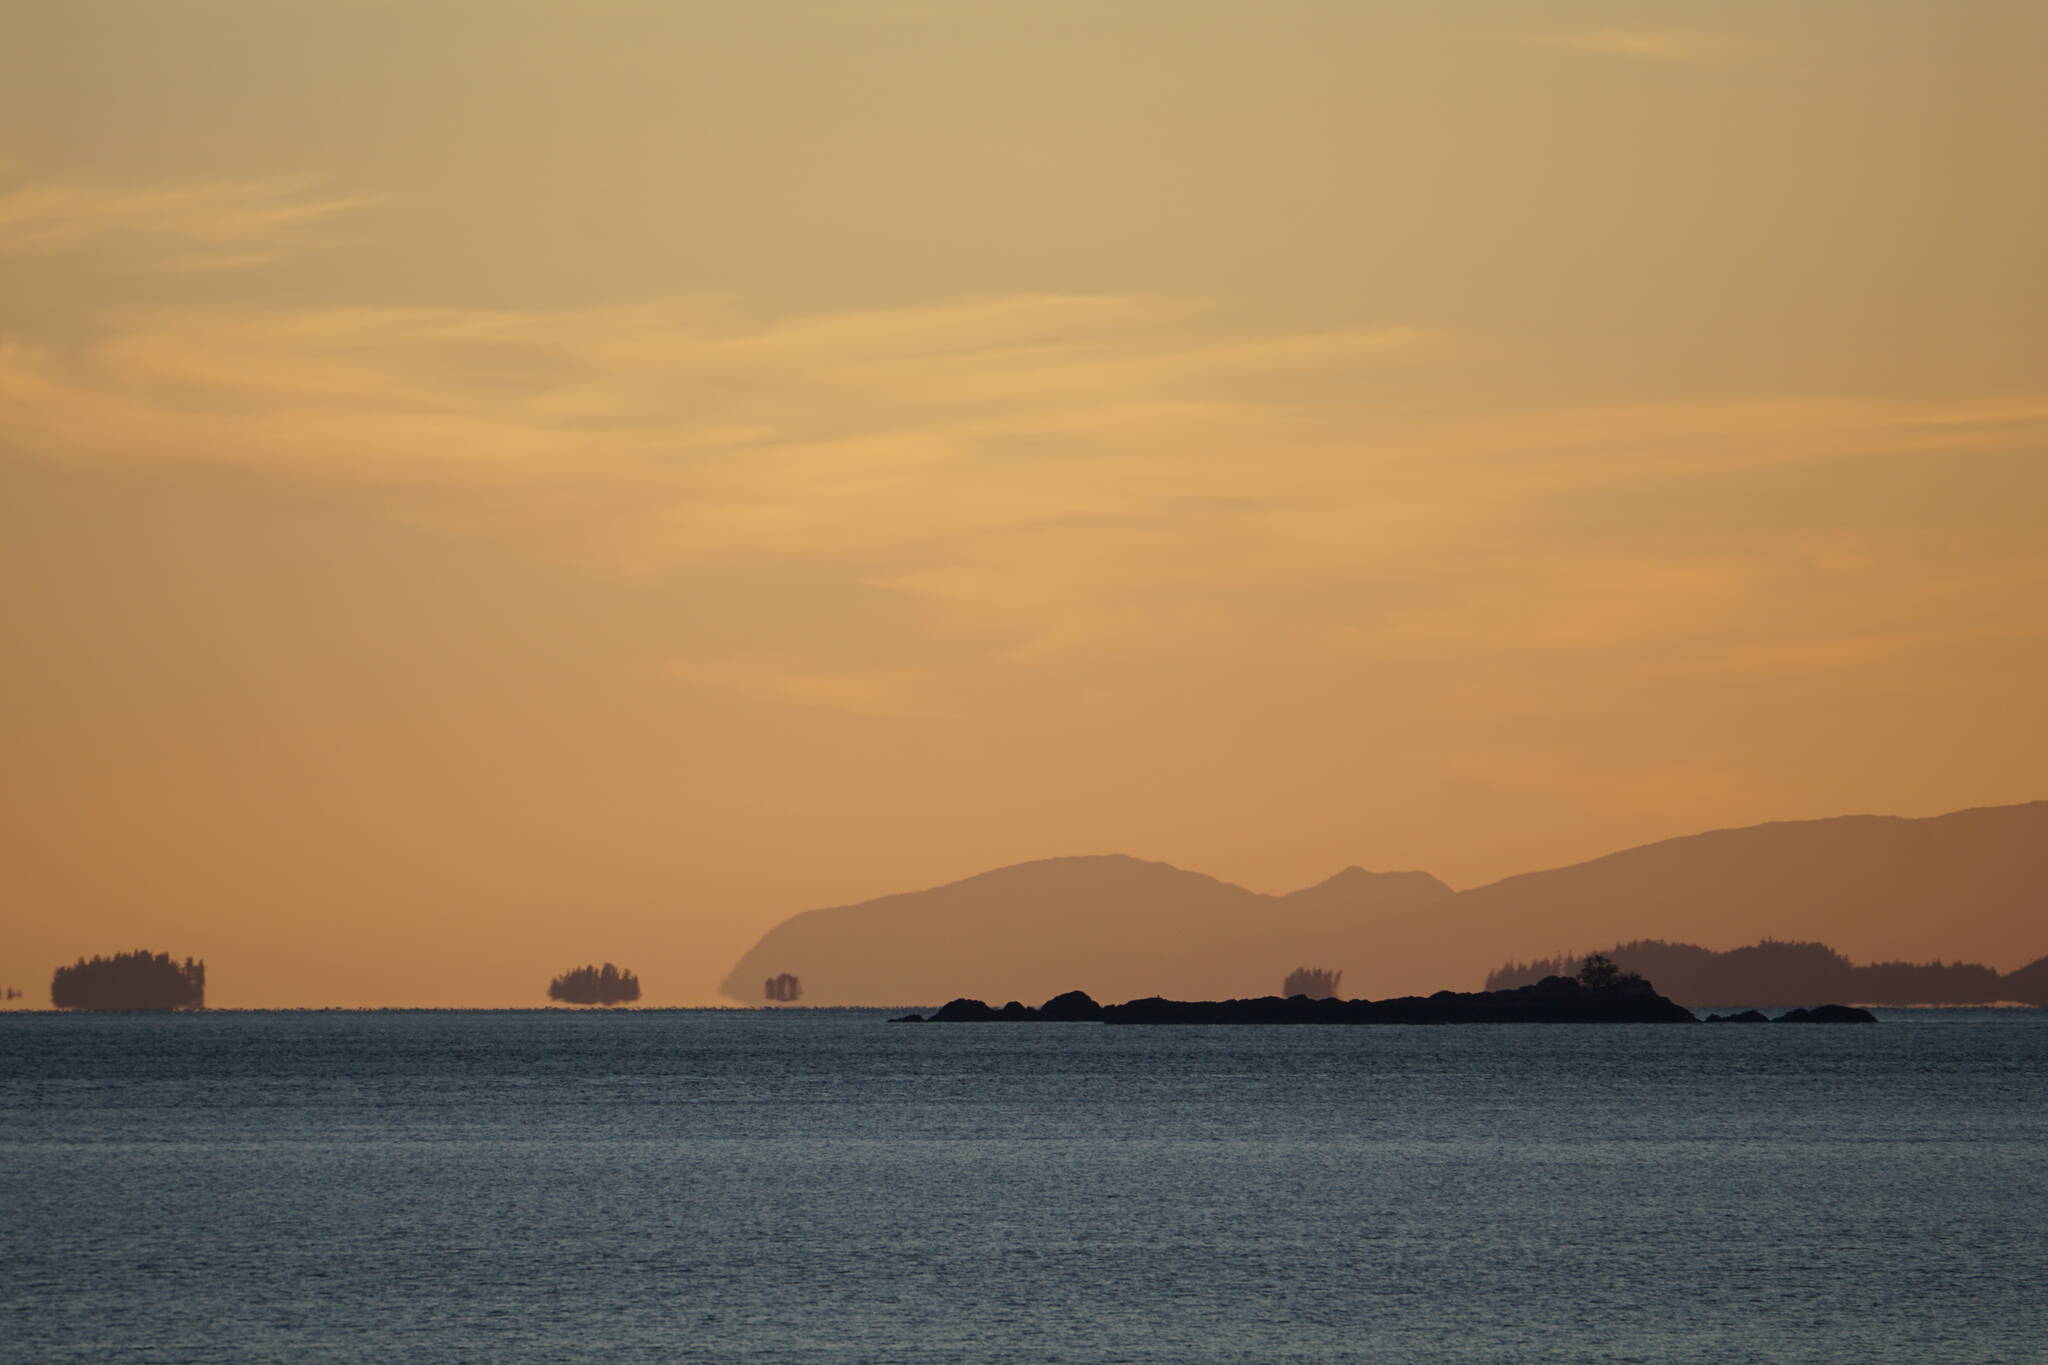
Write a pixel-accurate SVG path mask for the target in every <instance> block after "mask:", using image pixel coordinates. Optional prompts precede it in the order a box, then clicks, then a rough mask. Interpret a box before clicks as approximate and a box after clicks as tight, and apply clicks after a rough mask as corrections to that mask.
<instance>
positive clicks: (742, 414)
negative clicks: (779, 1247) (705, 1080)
mask: <svg viewBox="0 0 2048 1365" xmlns="http://www.w3.org/2000/svg"><path fill="white" fill-rule="evenodd" d="M0 13H4V18H5V24H6V29H7V32H8V40H7V41H6V43H4V44H0V554H4V556H5V563H4V573H0V624H4V627H5V633H4V640H5V645H4V648H5V651H6V656H5V667H4V669H0V764H4V771H5V773H6V785H5V800H6V809H5V811H4V812H0V815H4V818H0V858H4V860H5V866H6V869H7V877H6V882H7V886H6V892H5V896H6V901H5V906H6V908H5V912H4V919H0V984H11V985H16V986H20V987H22V988H24V989H26V990H28V991H29V992H30V994H31V996H32V997H33V998H34V999H35V1000H38V1001H39V1000H41V999H42V998H44V996H45V992H46V990H47V981H48V973H49V970H50V968H51V966H52V965H54V963H56V962H57V961H59V960H68V959H70V958H72V957H75V956H77V955H78V954H80V953H89V952H111V951H114V950H116V949H125V948H130V947H135V946H144V945H146V946H149V947H151V948H158V949H168V950H170V951H173V952H176V953H179V954H184V953H195V954H200V955H203V956H205V957H206V958H207V959H208V960H209V962H210V963H211V966H212V973H213V985H212V991H211V998H212V1000H213V1002H214V1003H218V1004H228V1005H234V1004H258V1003H284V1004H301V1003H304V1004H311V1003H370V1004H383V1003H408V1002H410V1003H539V996H540V990H541V987H542V985H543V984H544V983H545V980H546V978H547V976H549V975H550V974H552V973H553V972H554V971H557V970H559V969H561V968H563V967H566V966H569V965H572V964H574V963H577V962H583V961H601V960H604V959H607V958H609V959H612V960H615V961H619V962H622V963H626V964H628V965H630V966H632V967H634V968H636V969H637V970H638V971H639V972H640V974H641V976H642V977H643V978H644V979H645V980H646V982H647V985H648V996H649V1001H650V1003H669V1002H692V1001H705V1000H709V999H711V998H712V997H713V993H714V989H715V983H716V981H717V979H718V978H719V977H720V976H721V975H722V974H723V972H724V971H725V969H726V968H727V967H728V966H730V964H731V962H732V961H733V959H735V958H736V957H737V956H738V955H739V953H740V952H741V951H742V950H743V949H744V948H745V947H747V946H748V945H749V944H750V943H751V942H752V940H753V938H754V937H755V936H756V935H757V934H758V933H759V932H761V931H762V930H763V929H765V928H766V927H767V926H768V925H770V924H772V923H773V922H775V921H776V920H778V919H780V918H781V917H782V916H784V915H786V914H788V913H790V912H793V911H796V910H800V909H805V908H809V907H811V906H815V905H823V904H834V903H841V902H846V901H851V900H857V899H862V898H865V897H867V896H871V895H875V894H879V893H882V892H886V891H893V890H904V889H911V888H915V887H921V886H928V885H932V884H934V883H937V882H941V881H945V880H950V879H953V878H955V877H959V876H963V875H967V874H969V873H972V872H976V871H980V870H982V869H984V868H987V867H991V866H995V865H998V864H1003V863H1011V862H1018V861H1023V860H1025V859H1030V858H1036V857H1043V856H1049V855H1054V854H1063V853H1090V852H1111V851H1116V852H1128V853H1133V854H1137V855H1139V856H1142V857H1149V858H1160V859H1165V860H1167V861H1171V862H1174V863H1178V864H1180V865H1183V866H1187V867H1192V868H1195V869H1198V870H1201V871H1205V872H1210V873H1213V874H1215V875H1219V876H1222V877H1226V878H1228V879H1230V880H1234V881H1238V882H1241V883H1244V884H1246V885H1249V886H1252V887H1254V888H1257V889H1260V890H1280V889H1286V888H1290V887H1293V886H1297V885H1301V884H1305V883H1308V882H1311V881H1315V880H1318V879H1320V878H1322V877H1324V876H1326V875H1328V874H1329V873H1331V872H1333V871H1335V870H1336V869H1337V868H1339V867H1341V866H1343V865H1345V864H1347V863H1360V864H1363V865H1365V866H1368V867H1373V868H1380V869H1385V868H1417V867H1419V868H1427V869H1428V870H1430V871H1433V872H1435V873H1436V874H1438V875H1439V876H1441V877H1443V878H1445V879H1446V880H1448V881H1450V882H1451V883H1452V884H1454V885H1458V886H1466V885H1472V884H1475V883H1477V882H1481V881H1486V880H1490V879H1493V878H1495V877H1498V876H1502V875H1506V874H1509V873H1513V872H1517V871H1524V870H1528V869H1531V868H1534V867H1539V866H1545V865H1552V864H1556V863H1561V862H1566V861H1571V860H1575V859H1578V858H1582V857H1587V856H1592V855H1595V854H1598V853H1602V852H1605V851H1608V850H1610V849H1613V848H1617V847H1620V846H1623V845H1627V844H1632V843H1639V842H1643V841H1646V840H1650V839H1654V838H1661V837H1665V836H1668V835H1673V834H1681V833H1689V832H1692V831H1694V830H1697V829H1702V828H1707V827H1712V826H1720V825H1737V824H1749V823H1754V822H1757V821H1762V820H1768V819H1787V818H1805V817H1813V816H1824V815H1834V814H1842V813H1848V812H1864V811H1875V812H1884V813H1896V814H1906V815H1922V814H1932V813H1936V812H1940V811H1944V810H1949V809H1953V808H1956V807H1961V806H1968V805H1988V804H1999V803H2005V802H2012V801H2020V800H2026V799H2032V798H2038V797H2041V796H2043V795H2048V791H2044V788H2043V785H2042V778H2041V774H2042V773H2044V772H2048V721H2044V719H2043V700H2044V692H2048V688H2044V684H2043V678H2044V676H2048V625H2044V610H2043V603H2044V602H2048V450H2044V446H2048V364H2044V361H2048V267H2044V253H2043V249H2042V243H2043V242H2044V241H2048V173H2044V171H2043V169H2042V161H2041V148H2042V146H2043V145H2044V136H2048V59H2044V57H2043V53H2044V52H2048V7H2044V6H2042V5H2041V4H2040V3H2038V0H2011V2H2010V3H2007V2H2006V0H1942V2H1941V3H1936V2H1935V0H1802V2H1801V3H1787V0H1754V2H1751V0H1714V3H1681V2H1679V0H1672V2H1671V3H1636V4H1623V3H1573V2H1572V0H1551V2H1550V3H1545V4H1542V5H1537V4H1531V3H1528V2H1527V0H1492V2H1491V3H1487V2H1483V0H1427V2H1425V0H1377V2H1375V0H1341V2H1340V0H1320V2H1311V0H1261V3H1258V4H1256V5H1254V4H1250V3H1220V2H1219V0H1100V2H1099V3H1079V2H1078V0H1032V3H1029V4H1023V3H1009V2H1008V0H1002V2H1000V3H995V2H991V3H970V0H946V3H936V2H935V0H934V2H931V3H927V2H926V0H807V2H802V3H800V2H798V0H734V2H733V3H691V2H689V0H668V2H666V3H613V2H611V0H551V2H550V3H520V2H519V0H475V2H474V3H469V2H465V0H406V3H403V4H390V5H385V4H367V3H353V2H352V0H324V2H323V3H318V4H312V3H295V2H293V0H247V2H246V3H181V2H179V0H136V2H134V3H106V2H103V0H61V3H59V2H58V0H0Z"/></svg>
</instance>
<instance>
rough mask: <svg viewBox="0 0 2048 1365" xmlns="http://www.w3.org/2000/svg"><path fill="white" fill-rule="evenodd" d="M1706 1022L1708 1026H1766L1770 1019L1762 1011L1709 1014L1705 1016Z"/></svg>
mask: <svg viewBox="0 0 2048 1365" xmlns="http://www.w3.org/2000/svg"><path fill="white" fill-rule="evenodd" d="M1707 1022H1708V1023H1710V1024H1768V1023H1770V1022H1771V1017H1770V1016H1769V1015H1768V1014H1765V1013H1764V1012H1763V1011H1762V1010H1744V1011H1743V1012H1742V1013H1740V1014H1710V1015H1708V1016H1707Z"/></svg>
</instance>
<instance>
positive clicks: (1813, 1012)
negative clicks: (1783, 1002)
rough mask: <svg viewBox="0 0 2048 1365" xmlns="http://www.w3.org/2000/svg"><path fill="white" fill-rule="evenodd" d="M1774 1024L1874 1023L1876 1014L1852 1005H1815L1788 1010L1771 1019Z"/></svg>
mask: <svg viewBox="0 0 2048 1365" xmlns="http://www.w3.org/2000/svg"><path fill="white" fill-rule="evenodd" d="M1771 1022H1772V1023H1774V1024H1874V1023H1876V1022H1877V1016H1876V1015H1874V1014H1872V1013H1871V1012H1870V1011H1869V1010H1859V1009H1857V1008H1856V1007H1855V1006H1854V1005H1815V1006H1814V1007H1813V1008H1812V1009H1810V1010H1788V1011H1786V1012H1785V1013H1784V1014H1781V1015H1779V1016H1778V1017H1777V1018H1776V1019H1774V1020H1772V1021H1771Z"/></svg>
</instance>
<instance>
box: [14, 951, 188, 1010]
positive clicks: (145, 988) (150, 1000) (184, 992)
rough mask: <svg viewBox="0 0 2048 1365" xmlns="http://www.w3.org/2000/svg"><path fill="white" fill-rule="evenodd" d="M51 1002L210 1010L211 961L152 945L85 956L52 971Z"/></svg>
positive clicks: (86, 1006) (98, 1007) (88, 1007)
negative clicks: (176, 955)
mask: <svg viewBox="0 0 2048 1365" xmlns="http://www.w3.org/2000/svg"><path fill="white" fill-rule="evenodd" d="M50 1003H51V1004H52V1005H55V1006H56V1007H57V1008H58V1009H60V1010H196V1009H204V1008H205V1007H206V964H205V963H204V962H198V961H195V960H193V959H192V958H189V957H188V958H186V959H185V960H184V962H182V963H180V962H177V961H176V960H174V959H173V958H172V957H171V955H170V954H169V953H151V952H150V951H149V950H148V949H146V948H138V949H137V950H136V951H134V952H132V953H115V954H114V955H113V956H112V957H99V956H97V955H95V956H94V957H92V958H90V959H87V958H83V957H81V958H80V959H78V961H76V962H74V963H72V964H71V965H70V966H69V967H59V968H58V969H57V970H56V972H55V973H53V974H52V975H51V977H50Z"/></svg>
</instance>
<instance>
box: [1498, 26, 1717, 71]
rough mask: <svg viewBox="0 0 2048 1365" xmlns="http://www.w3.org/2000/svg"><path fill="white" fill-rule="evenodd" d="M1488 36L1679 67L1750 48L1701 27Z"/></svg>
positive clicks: (1710, 63) (1711, 61)
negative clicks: (1665, 63)
mask: <svg viewBox="0 0 2048 1365" xmlns="http://www.w3.org/2000/svg"><path fill="white" fill-rule="evenodd" d="M1488 37H1489V40H1490V41H1493V42H1501V43H1512V44H1514V45H1515V46H1518V47H1534V48H1547V49H1550V50H1552V51H1557V52H1583V53H1587V54H1589V55H1592V56H1596V57H1622V58H1632V59H1635V60H1639V61H1650V62H1667V63H1671V64H1674V65H1679V66H1719V65H1721V64H1722V63H1724V62H1726V61H1728V60H1730V59H1731V58H1733V57H1735V56H1736V55H1738V54H1739V53H1741V52H1742V51H1743V50H1744V49H1746V48H1747V47H1749V44H1748V43H1746V42H1744V41H1743V40H1741V39H1739V38H1733V37H1730V36H1728V35H1726V34H1721V33H1709V32H1705V31H1703V30H1700V29H1668V28H1589V29H1579V30H1575V31H1573V32H1568V33H1502V34H1490V35H1488Z"/></svg>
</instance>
